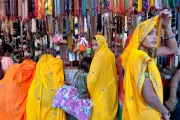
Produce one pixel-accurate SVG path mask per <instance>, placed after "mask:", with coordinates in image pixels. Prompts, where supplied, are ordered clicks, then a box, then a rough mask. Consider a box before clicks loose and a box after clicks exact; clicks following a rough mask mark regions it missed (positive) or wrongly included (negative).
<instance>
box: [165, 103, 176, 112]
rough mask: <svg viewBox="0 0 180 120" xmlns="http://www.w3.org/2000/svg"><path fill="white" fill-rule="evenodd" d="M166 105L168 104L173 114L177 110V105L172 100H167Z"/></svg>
mask: <svg viewBox="0 0 180 120" xmlns="http://www.w3.org/2000/svg"><path fill="white" fill-rule="evenodd" d="M165 104H166V106H167V108H168V109H169V110H170V111H171V112H173V111H174V110H175V108H176V103H175V102H173V101H172V100H167V101H166V102H165Z"/></svg>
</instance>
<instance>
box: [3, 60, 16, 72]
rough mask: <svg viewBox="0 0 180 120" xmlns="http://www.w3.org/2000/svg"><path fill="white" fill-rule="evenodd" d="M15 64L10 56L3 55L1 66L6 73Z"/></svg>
mask: <svg viewBox="0 0 180 120" xmlns="http://www.w3.org/2000/svg"><path fill="white" fill-rule="evenodd" d="M13 64H14V62H13V60H12V59H11V58H10V57H2V59H1V68H2V70H3V72H4V73H5V72H6V71H7V70H8V69H9V68H10V67H11V66H12V65H13Z"/></svg>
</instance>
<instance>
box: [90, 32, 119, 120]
mask: <svg viewBox="0 0 180 120" xmlns="http://www.w3.org/2000/svg"><path fill="white" fill-rule="evenodd" d="M92 44H93V49H95V50H96V53H95V56H94V58H93V61H92V63H91V66H90V71H89V74H88V77H87V86H88V91H89V93H90V98H91V99H92V102H93V109H92V115H91V120H115V119H116V114H117V108H118V93H117V82H116V79H117V69H116V61H115V56H114V54H113V53H112V52H111V51H110V50H109V48H108V46H107V44H106V39H105V37H103V36H101V35H96V36H95V37H94V40H92Z"/></svg>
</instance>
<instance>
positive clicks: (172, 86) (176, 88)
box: [170, 86, 179, 91]
mask: <svg viewBox="0 0 180 120" xmlns="http://www.w3.org/2000/svg"><path fill="white" fill-rule="evenodd" d="M170 87H173V88H176V89H177V90H178V91H179V89H178V88H177V87H175V86H170Z"/></svg>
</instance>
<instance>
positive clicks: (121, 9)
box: [120, 0, 125, 14]
mask: <svg viewBox="0 0 180 120" xmlns="http://www.w3.org/2000/svg"><path fill="white" fill-rule="evenodd" d="M124 8H125V7H124V0H120V14H125V10H124Z"/></svg>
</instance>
